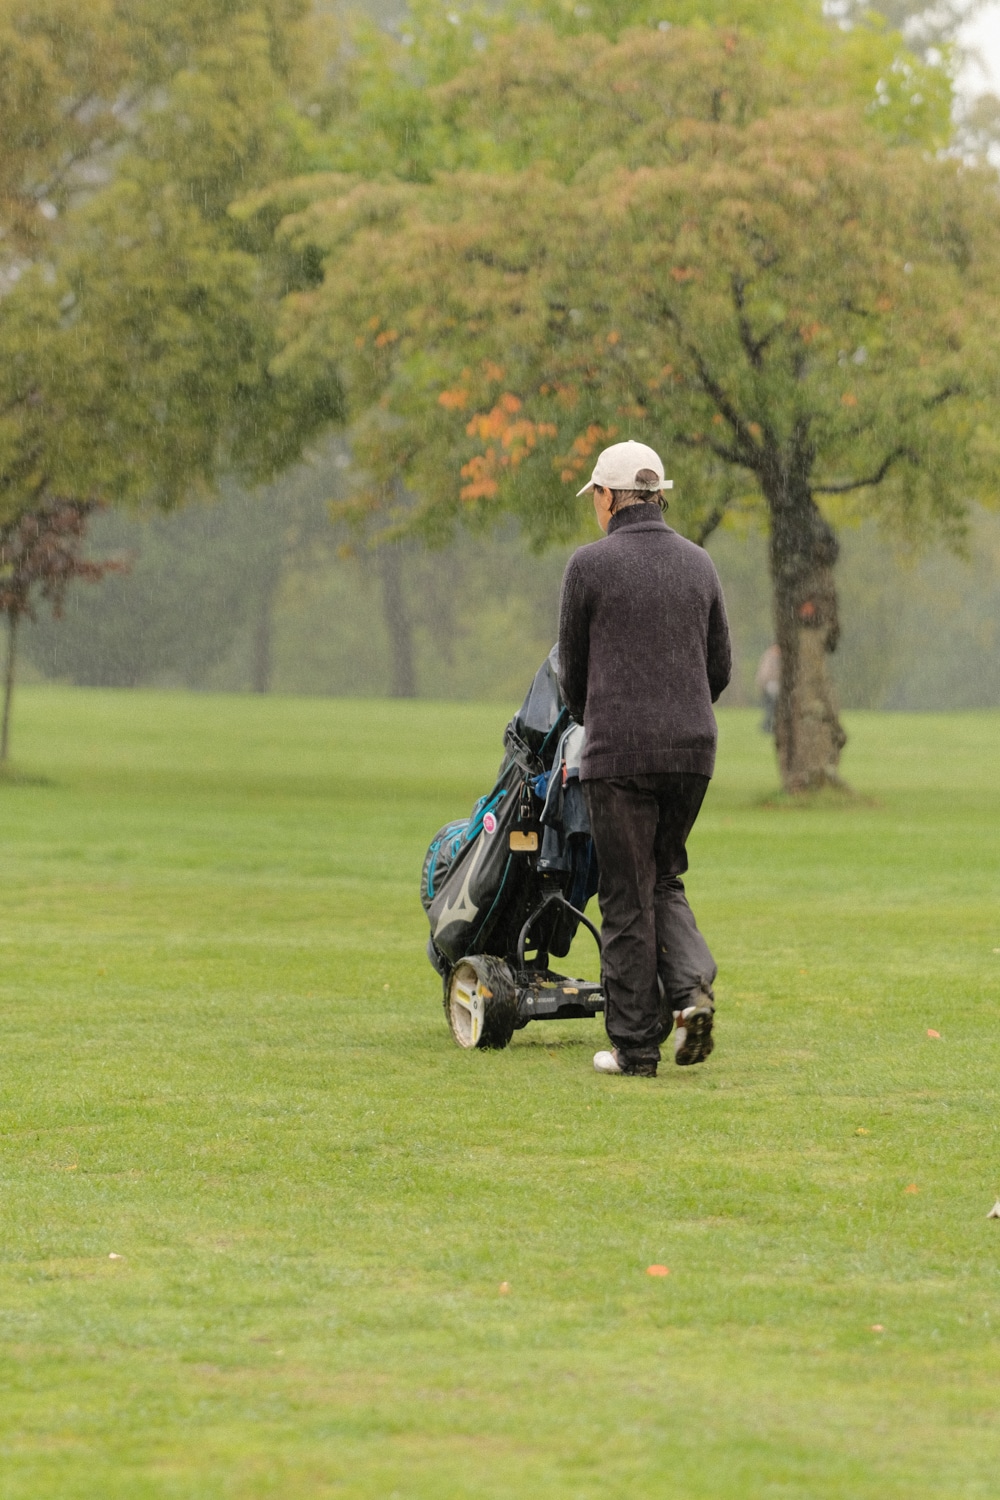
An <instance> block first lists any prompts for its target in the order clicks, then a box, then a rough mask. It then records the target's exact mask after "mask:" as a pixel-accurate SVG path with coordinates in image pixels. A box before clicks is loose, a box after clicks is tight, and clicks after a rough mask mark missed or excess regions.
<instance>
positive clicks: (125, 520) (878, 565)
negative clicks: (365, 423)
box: [22, 441, 1000, 710]
mask: <svg viewBox="0 0 1000 1500" xmlns="http://www.w3.org/2000/svg"><path fill="white" fill-rule="evenodd" d="M666 457H667V458H668V460H669V455H666ZM349 473H350V469H349V458H348V455H347V452H346V450H345V448H344V447H343V445H342V444H341V443H339V442H337V441H333V442H331V443H329V444H328V445H326V446H325V447H324V448H323V449H321V450H320V451H319V452H317V453H315V454H314V455H313V456H312V458H311V461H310V462H308V463H306V464H303V465H301V466H300V467H299V468H297V469H295V470H293V471H291V472H290V473H289V474H287V475H285V476H283V477H282V479H281V480H280V481H278V482H277V483H275V484H274V485H271V486H268V487H266V488H264V489H261V490H258V491H256V492H254V493H252V494H251V493H247V492H245V491H242V490H240V489H238V488H236V487H235V486H229V487H227V488H224V490H223V493H222V495H221V497H220V498H219V499H216V500H212V501H205V502H194V503H191V504H189V505H187V506H186V507H184V508H183V509H182V510H180V511H176V512H174V513H171V514H165V515H164V514H158V515H155V516H152V517H148V518H144V517H141V516H130V515H128V514H126V513H122V512H120V511H109V512H107V513H105V514H104V515H101V516H98V517H97V518H96V519H95V521H94V523H93V526H92V532H91V545H90V550H91V552H92V553H93V554H94V555H95V556H101V555H109V554H110V555H114V556H118V557H122V558H123V559H124V560H126V561H127V563H128V571H127V572H124V573H119V574H111V575H110V576H108V577H107V578H106V579H105V580H104V581H103V582H102V583H101V584H99V585H97V586H92V585H88V584H85V583H79V584H75V585H73V586H72V588H71V590H70V593H69V596H68V599H67V603H66V609H65V613H64V616H63V618H62V619H61V620H55V619H53V618H52V617H51V616H50V615H49V614H48V612H47V610H45V609H44V607H43V608H42V609H41V610H40V611H39V614H38V618H37V619H36V620H35V621H34V622H29V623H26V625H25V627H24V659H23V669H22V679H23V680H26V681H27V680H34V681H36V682H37V681H42V680H50V681H59V682H66V683H76V684H81V685H88V686H103V687H164V688H185V689H193V690H203V691H217V692H218V691H222V692H248V691H254V692H276V693H302V694H316V695H331V696H351V697H364V696H383V695H386V694H390V695H395V696H413V695H417V696H421V697H430V698H445V699H447V698H453V699H454V698H481V699H487V700H494V701H504V702H511V703H514V702H516V701H517V700H518V699H519V698H520V697H521V696H522V695H523V693H524V691H525V688H526V686H527V683H528V681H529V679H530V677H531V675H532V673H533V672H534V671H535V668H536V667H537V666H538V664H539V663H540V661H541V660H542V658H543V656H544V655H545V653H546V652H547V651H548V650H549V648H550V646H551V645H552V642H553V641H554V639H555V635H556V621H557V613H558V597H559V584H560V579H561V577H562V570H563V568H564V566H565V562H566V558H567V557H568V556H569V553H570V552H571V551H572V546H571V545H567V546H563V547H554V548H551V549H550V550H548V551H546V552H544V553H543V554H541V555H540V556H538V555H533V554H532V553H531V552H530V551H529V550H528V549H527V548H526V546H525V545H524V543H523V542H522V540H521V539H520V537H519V534H518V530H517V526H516V523H514V522H513V521H509V522H507V523H505V524H504V526H502V527H501V528H500V529H498V530H496V531H495V532H493V533H492V534H483V533H482V532H470V533H468V534H461V535H459V536H458V537H457V538H456V539H455V540H454V541H453V542H452V543H451V545H449V546H448V547H445V548H442V549H441V550H436V551H435V550H428V549H427V548H425V547H422V546H421V545H420V544H419V543H417V542H409V543H406V544H404V545H402V546H391V545H390V546H383V547H380V548H378V549H376V550H375V551H374V552H371V553H366V552H358V551H355V550H354V549H353V548H352V547H351V542H350V533H349V532H348V531H347V530H346V528H345V529H343V530H342V529H340V528H338V526H337V525H336V524H335V523H334V522H332V521H331V519H330V513H329V502H330V500H331V499H333V500H336V498H337V497H338V496H339V495H341V494H343V493H344V492H345V491H346V488H347V485H348V483H349ZM667 519H668V521H669V519H670V517H669V512H668V515H667ZM594 535H595V537H596V535H597V533H596V529H595V532H594ZM840 540H841V548H842V551H841V560H840V563H839V565H838V570H837V571H838V583H839V588H840V594H841V601H842V611H841V618H842V620H843V621H844V627H843V635H842V638H841V643H840V646H839V648H838V650H837V652H836V654H835V655H834V657H833V658H832V665H833V670H834V674H835V677H836V680H837V685H838V688H839V692H840V696H841V700H842V702H843V704H844V706H845V707H847V708H876V709H916V710H933V709H942V710H944V709H961V708H984V707H995V706H998V705H1000V517H998V516H996V515H994V514H990V513H987V512H974V513H973V517H972V521H971V527H970V532H969V539H968V548H967V555H966V556H965V557H961V556H957V555H955V553H953V552H951V551H949V550H947V549H946V548H945V547H944V546H943V544H942V543H941V542H940V541H938V540H935V541H934V542H933V544H932V545H931V547H930V548H929V549H928V550H925V551H915V552H905V551H903V550H900V548H899V547H898V545H897V546H895V549H894V544H893V542H892V540H891V539H890V538H887V537H886V536H885V535H884V534H882V533H880V532H879V531H878V530H877V528H876V527H875V526H874V525H873V523H871V522H866V523H863V524H861V525H858V526H855V527H851V526H843V527H842V529H841V531H840ZM708 551H709V552H710V554H711V556H712V558H713V560H714V562H715V564H716V567H717V568H718V570H719V574H720V577H721V578H722V582H723V586H724V588H725V592H726V600H727V604H728V608H729V613H730V621H731V625H732V629H733V638H734V647H735V652H736V666H735V671H734V677H733V683H732V686H731V687H730V688H729V690H728V691H727V693H726V695H725V697H724V700H723V701H724V702H728V703H731V704H734V705H739V704H747V703H753V702H755V701H756V693H755V690H754V685H753V678H754V672H755V670H756V667H757V662H758V660H759V658H760V655H761V653H762V652H763V651H764V649H765V648H766V647H767V646H768V645H769V644H770V641H771V638H772V636H771V626H770V611H771V603H770V587H769V583H768V577H767V542H766V538H765V536H764V534H763V533H762V532H761V531H759V530H756V529H746V530H742V531H741V530H738V529H729V528H726V527H724V528H721V529H720V530H719V531H717V532H716V533H715V534H714V535H713V536H712V537H711V539H710V541H709V543H708Z"/></svg>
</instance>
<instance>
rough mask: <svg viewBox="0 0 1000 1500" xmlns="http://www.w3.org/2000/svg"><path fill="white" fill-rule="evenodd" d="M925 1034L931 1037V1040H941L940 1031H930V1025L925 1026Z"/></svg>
mask: <svg viewBox="0 0 1000 1500" xmlns="http://www.w3.org/2000/svg"><path fill="white" fill-rule="evenodd" d="M927 1035H928V1036H929V1037H930V1038H931V1039H932V1040H933V1041H935V1042H939V1041H940V1040H941V1033H940V1031H932V1030H931V1028H930V1027H929V1026H928V1028H927Z"/></svg>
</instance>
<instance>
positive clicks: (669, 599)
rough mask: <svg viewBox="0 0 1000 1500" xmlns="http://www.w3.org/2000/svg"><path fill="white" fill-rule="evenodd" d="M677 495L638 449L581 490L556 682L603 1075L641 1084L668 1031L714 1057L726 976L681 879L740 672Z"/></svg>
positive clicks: (687, 1051)
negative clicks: (723, 696)
mask: <svg viewBox="0 0 1000 1500" xmlns="http://www.w3.org/2000/svg"><path fill="white" fill-rule="evenodd" d="M670 488H672V482H671V481H667V480H665V479H664V477H663V464H662V463H661V462H660V459H659V456H658V455H657V454H656V453H655V452H654V451H653V449H652V448H647V447H646V445H645V444H644V443H636V442H627V443H615V444H614V446H613V447H611V448H605V450H604V452H603V453H602V454H601V455H600V457H599V458H598V460H597V465H596V467H595V469H594V473H593V477H592V478H591V480H590V483H589V484H586V485H584V487H583V489H582V490H581V491H580V494H581V495H582V494H585V493H586V491H587V490H592V491H593V496H594V511H595V513H596V515H597V524H598V525H599V526H600V528H601V530H602V531H604V532H606V533H607V535H606V536H605V537H603V538H602V539H601V540H600V541H597V542H591V543H590V545H589V546H586V547H580V548H579V549H578V550H577V551H576V552H574V554H573V556H572V557H571V558H570V560H569V563H568V564H567V567H566V573H565V576H564V578H563V586H562V599H561V603H560V611H559V682H560V686H561V687H562V693H563V698H564V699H565V702H566V704H567V705H568V707H569V710H570V713H571V714H572V715H573V717H574V718H575V719H576V720H577V722H578V723H581V724H583V725H584V727H585V728H586V731H587V734H586V743H585V746H584V751H583V759H582V763H581V767H580V776H581V780H582V782H583V791H584V796H585V798H586V802H587V808H588V811H589V813H590V827H591V832H592V834H593V837H594V844H595V846H596V849H597V859H598V864H599V865H600V887H599V891H598V899H599V901H600V906H601V919H602V964H603V971H604V973H603V979H604V993H605V1011H604V1015H605V1022H606V1025H607V1030H608V1036H609V1038H610V1039H611V1044H612V1049H613V1050H612V1051H610V1052H598V1053H597V1055H596V1057H595V1058H594V1067H595V1068H596V1069H597V1071H598V1072H599V1073H632V1074H641V1075H643V1076H645V1077H653V1076H654V1075H655V1073H656V1069H657V1065H658V1063H659V1060H660V1044H661V1043H662V1042H664V1041H666V1039H667V1037H668V1036H669V1035H670V1032H671V1030H672V1029H673V1030H674V1061H675V1062H677V1063H680V1064H681V1065H682V1066H683V1065H686V1064H689V1063H698V1062H702V1061H704V1059H705V1058H706V1057H707V1056H708V1054H709V1053H710V1052H711V1050H712V1021H713V1016H714V1011H715V1005H714V997H713V992H712V983H713V981H714V979H715V976H716V973H717V969H716V965H715V962H714V960H713V958H712V955H711V953H710V952H709V949H708V944H707V943H706V942H705V939H704V938H703V937H702V935H701V933H700V932H699V931H698V928H697V925H696V923H695V920H694V915H693V914H692V911H691V908H690V906H689V905H688V902H687V897H686V896H685V894H684V886H683V884H682V882H681V878H680V877H681V876H682V875H683V874H684V871H685V870H686V869H687V867H688V862H687V853H686V849H685V845H686V843H687V837H688V834H689V833H690V832H691V829H692V828H693V826H694V821H695V819H696V818H697V816H698V811H699V809H700V807H701V804H702V801H703V799H704V796H705V792H706V790H707V788H708V782H709V778H710V777H711V775H712V772H713V770H714V768H715V744H716V736H717V731H716V724H715V715H714V713H713V712H712V704H713V703H714V702H715V700H716V698H718V696H719V694H720V693H721V692H722V690H723V688H724V687H725V686H726V684H727V683H728V681H729V673H730V666H731V654H730V645H729V626H728V623H727V621H726V607H725V604H724V602H723V598H722V587H721V585H720V583H719V578H718V574H717V573H716V571H715V568H714V566H713V564H712V560H711V558H710V557H709V555H708V553H707V552H705V551H703V549H702V548H701V547H697V546H695V544H694V543H693V542H689V541H687V540H686V539H685V538H684V537H682V536H679V535H678V533H677V532H676V531H673V530H671V528H670V527H669V526H667V524H666V522H665V521H664V519H663V515H662V508H663V506H664V503H665V502H664V500H663V496H662V492H663V490H665V489H670Z"/></svg>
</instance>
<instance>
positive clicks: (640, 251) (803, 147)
mask: <svg viewBox="0 0 1000 1500" xmlns="http://www.w3.org/2000/svg"><path fill="white" fill-rule="evenodd" d="M529 39H530V42H531V48H532V50H531V61H530V63H525V62H524V61H523V57H524V54H525V52H526V48H527V44H528V41H529ZM806 87H807V82H806V81H804V80H803V79H802V78H801V77H800V76H797V75H795V74H790V73H789V72H788V71H787V70H785V69H780V68H777V67H775V66H774V65H769V64H767V62H766V59H765V57H764V56H763V54H762V51H761V47H760V44H758V43H755V42H753V41H751V40H743V39H739V38H735V37H732V36H729V35H727V34H719V33H715V32H710V31H708V30H704V31H690V32H681V31H679V30H678V31H671V32H668V33H666V34H665V35H664V34H658V33H651V32H647V33H640V32H633V33H631V34H630V35H629V36H627V37H626V38H625V39H624V40H623V41H622V42H621V43H619V44H616V45H614V46H612V45H610V44H608V43H606V42H603V41H601V40H600V39H596V38H584V39H570V40H568V41H559V40H557V39H556V38H555V37H553V36H551V35H550V36H546V35H545V34H544V33H543V34H537V33H526V34H523V35H522V37H521V38H520V39H518V38H515V39H513V40H512V41H511V42H510V43H509V44H503V45H498V46H497V47H495V48H493V49H491V52H490V53H489V54H488V56H487V57H486V58H485V59H484V60H483V62H482V63H481V64H480V65H479V66H478V67H477V68H476V69H475V71H474V73H470V74H467V75H464V76H463V77H462V78H460V79H459V80H457V81H456V82H455V83H453V84H451V85H449V86H448V87H447V88H446V89H444V90H442V91H441V97H442V100H443V102H444V105H445V108H446V109H447V110H448V111H450V112H451V118H452V119H453V120H454V121H455V122H456V128H459V129H460V130H461V131H462V132H464V131H465V130H466V129H467V128H469V129H471V132H472V134H473V135H474V136H475V134H476V133H477V132H478V133H480V134H483V133H486V132H489V133H490V138H491V139H492V141H493V142H494V143H495V145H496V147H497V150H498V152H499V153H500V154H501V155H503V154H506V156H507V160H508V162H509V163H510V164H511V168H513V166H514V165H515V164H516V163H517V162H519V161H520V162H522V163H524V162H526V160H527V158H528V156H529V154H530V151H531V149H532V143H533V142H547V143H550V144H552V143H555V144H554V146H553V158H554V160H556V161H557V162H558V164H559V167H558V171H553V170H549V169H548V167H547V165H545V164H536V165H532V166H528V165H523V166H522V170H520V171H515V170H513V169H511V170H508V171H505V172H503V173H496V174H493V175H489V176H487V175H483V174H451V175H447V174H445V175H442V176H441V177H440V178H439V179H438V180H437V181H436V182H435V183H434V184H433V185H431V186H421V185H419V184H404V183H392V182H383V183H366V182H362V181H357V180H352V179H350V178H346V179H337V178H333V179H331V178H327V179H322V180H318V181H317V182H316V184H315V192H314V198H315V201H314V202H312V203H311V204H310V205H309V206H308V207H305V208H303V209H302V210H301V211H300V212H299V213H297V214H293V215H291V216H290V217H289V218H288V219H287V220H286V221H285V224H284V226H283V230H282V233H283V235H284V236H285V238H286V239H287V241H288V243H289V244H290V245H291V246H292V247H293V248H294V249H295V250H296V252H297V253H298V254H299V255H302V254H304V253H305V249H306V247H311V248H312V249H313V250H314V252H317V253H320V254H322V255H323V256H324V257H325V278H324V281H323V283H322V285H321V286H320V287H316V288H312V289H310V290H308V291H305V292H303V293H302V294H301V295H299V296H297V297H296V298H294V299H291V301H290V302H289V305H288V307H287V310H286V320H285V337H286V348H285V351H284V353H283V355H282V356H281V359H280V360H279V362H278V363H277V365H276V368H277V369H281V370H284V369H288V370H292V369H294V368H295V367H296V366H297V365H301V367H302V368H303V369H306V370H308V369H310V368H312V367H314V366H316V365H318V364H320V363H321V362H322V361H323V360H333V359H335V358H337V355H338V352H339V354H340V359H341V367H342V369H343V372H344V378H345V382H346V385H347V389H348V393H349V399H350V402H351V406H352V409H353V410H354V411H355V412H357V413H359V414H360V416H359V421H358V446H359V452H360V454H361V456H362V458H363V460H364V462H365V463H367V464H368V466H369V468H370V470H371V472H372V474H373V476H374V477H375V480H376V481H381V482H382V484H383V487H384V482H385V479H386V477H387V476H388V474H389V473H391V472H392V471H393V470H399V471H401V472H403V473H404V474H405V476H406V479H407V483H408V484H409V486H410V487H411V489H412V490H413V491H415V492H416V493H417V494H418V495H419V496H420V497H421V504H420V506H419V507H418V508H417V510H416V512H411V511H407V512H406V513H405V514H404V515H400V516H399V517H398V519H399V520H400V521H401V522H406V523H407V524H410V522H411V521H412V520H413V519H414V517H415V518H416V520H417V521H418V522H422V523H423V524H425V525H426V526H427V527H428V528H430V530H431V531H433V530H434V528H436V527H439V526H441V525H447V524H450V523H451V521H452V520H453V519H454V518H455V517H456V516H457V515H459V514H460V513H463V512H465V513H468V512H469V511H471V510H473V509H478V510H480V511H481V512H486V513H488V512H490V510H491V509H493V508H495V506H496V505H497V503H506V504H509V505H511V506H512V507H513V508H514V509H516V510H517V512H518V514H519V516H520V517H521V518H522V521H523V523H524V524H525V526H526V527H527V529H528V531H529V533H530V534H532V535H533V536H534V537H535V538H536V539H538V540H539V541H541V540H544V539H545V538H546V537H547V536H550V535H553V534H566V532H567V531H568V530H570V529H572V527H573V525H574V524H575V522H574V518H575V517H576V515H577V514H578V510H577V508H576V506H575V503H574V501H573V494H574V491H575V489H576V488H578V487H579V485H580V484H581V483H582V482H583V480H584V479H585V478H586V477H588V476H589V459H590V455H591V454H592V453H593V452H594V450H595V449H596V448H597V447H599V446H600V445H601V444H602V442H603V441H604V439H605V438H608V437H611V436H614V435H619V436H621V435H625V434H626V433H631V434H634V435H636V436H648V437H649V438H650V439H651V440H652V441H654V442H666V444H667V445H668V447H669V449H670V463H671V471H672V473H673V475H674V477H675V479H676V480H677V500H678V501H679V506H678V508H677V509H678V514H679V515H680V517H681V519H682V524H683V525H684V526H685V527H686V528H687V529H688V530H691V531H693V532H694V533H695V534H697V533H698V532H699V531H702V530H704V528H705V527H706V526H710V524H712V523H713V521H717V519H718V517H719V516H720V515H721V514H722V513H724V512H725V511H726V510H728V509H730V508H731V507H733V506H737V507H739V506H741V505H745V504H747V503H751V504H752V503H754V502H753V500H752V496H753V494H754V492H755V489H756V490H757V492H759V491H760V490H766V488H767V485H768V483H771V484H772V489H773V487H774V484H776V483H778V482H779V480H780V475H781V474H782V473H786V472H787V473H788V474H790V475H792V476H793V477H794V476H798V479H799V481H800V482H803V483H806V484H807V486H809V487H814V488H815V489H816V490H817V491H818V492H819V491H822V490H824V489H826V490H828V491H829V492H830V493H831V495H832V496H834V498H832V499H831V501H830V507H831V514H832V515H833V516H834V517H836V516H838V515H844V514H848V513H850V512H849V511H847V510H845V509H844V507H845V506H850V505H851V504H853V502H852V501H850V500H848V499H846V498H840V497H839V493H838V492H841V491H842V492H843V495H844V496H847V495H853V494H854V493H855V492H856V491H857V490H859V489H861V490H864V491H865V501H864V503H865V505H866V506H867V505H868V504H869V502H870V500H871V494H872V490H871V489H870V488H868V489H866V485H868V484H874V483H878V484H879V485H880V487H879V488H878V491H877V494H878V504H879V507H880V508H881V509H882V510H883V511H884V512H885V513H887V514H888V513H891V514H893V515H895V516H897V517H898V519H899V520H900V522H901V524H902V525H903V526H904V527H905V528H909V529H910V530H912V529H913V528H915V527H920V526H923V525H924V524H926V522H927V521H928V519H929V518H931V517H934V518H936V520H937V521H938V522H939V523H941V524H942V525H944V526H945V528H949V527H950V528H952V529H954V528H955V527H956V526H957V525H958V524H959V523H960V519H961V516H962V514H963V509H964V506H965V504H966V503H967V501H968V500H969V499H970V498H971V497H979V498H984V499H988V498H990V497H991V495H992V492H993V479H992V472H993V457H994V454H993V439H992V436H991V434H992V427H993V419H992V417H991V415H990V413H991V412H992V411H993V410H994V402H995V400H996V397H997V394H998V392H997V389H996V380H995V361H994V360H993V357H992V353H991V348H990V340H989V334H988V332H987V330H988V328H989V327H990V325H991V321H992V317H993V311H994V309H995V307H996V300H997V297H998V295H1000V255H998V251H997V245H998V243H1000V236H998V230H1000V224H998V210H997V206H996V199H995V195H994V194H993V192H992V191H991V187H992V179H991V178H988V177H986V176H984V177H977V175H976V174H975V173H973V172H970V171H969V170H967V169H965V168H962V167H960V166H959V165H958V164H956V163H954V162H950V161H935V160H933V159H930V158H929V157H928V156H927V155H926V153H924V152H922V151H918V150H916V149H913V148H902V147H893V146H890V145H889V144H887V143H886V141H885V140H884V138H883V137H882V136H881V135H880V134H878V133H876V132H874V131H873V130H872V129H871V128H870V125H869V124H868V123H867V122H866V121H865V120H864V119H863V118H861V117H860V115H859V114H858V113H857V112H855V111H852V110H848V109H843V108H842V109H839V110H833V109H829V108H815V107H805V106H804V105H803V103H802V94H803V90H804V89H805V88H806ZM832 92H835V91H832ZM623 95H624V97H625V98H626V99H627V100H628V101H629V102H628V108H627V109H626V108H625V107H624V105H623V103H622V99H623ZM820 102H821V103H822V102H823V101H822V100H821V101H820ZM827 102H828V101H827ZM776 106H779V107H776ZM574 144H575V145H576V148H577V151H578V154H577V155H576V156H574V155H573V147H574ZM539 149H541V148H539ZM304 186H305V185H304V184H302V183H300V184H299V188H300V189H302V188H304ZM463 460H464V462H465V467H464V468H463V477H464V481H465V482H464V484H463V483H456V469H457V468H458V467H459V466H460V464H461V463H462V461H463ZM783 466H784V467H783ZM557 481H558V482H557ZM376 488H377V484H376ZM373 493H374V490H373V491H370V492H369V493H368V494H367V495H365V496H363V497H362V498H361V500H360V502H359V505H360V507H361V508H362V509H364V508H366V507H367V508H368V509H370V508H371V506H372V504H375V503H381V504H383V507H384V502H377V501H373V500H372V498H371V496H372V494H373Z"/></svg>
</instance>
